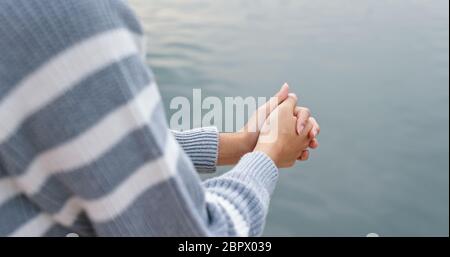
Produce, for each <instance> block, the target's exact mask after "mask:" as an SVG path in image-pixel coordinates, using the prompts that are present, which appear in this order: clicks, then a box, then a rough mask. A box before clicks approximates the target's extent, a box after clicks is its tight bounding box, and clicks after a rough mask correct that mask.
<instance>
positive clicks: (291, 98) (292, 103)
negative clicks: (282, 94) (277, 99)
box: [280, 93, 298, 113]
mask: <svg viewBox="0 0 450 257" xmlns="http://www.w3.org/2000/svg"><path fill="white" fill-rule="evenodd" d="M297 101H298V97H297V95H296V94H294V93H289V95H288V97H287V99H286V100H284V102H282V103H281V104H280V108H286V109H288V110H290V111H292V113H294V109H295V107H296V106H297Z"/></svg>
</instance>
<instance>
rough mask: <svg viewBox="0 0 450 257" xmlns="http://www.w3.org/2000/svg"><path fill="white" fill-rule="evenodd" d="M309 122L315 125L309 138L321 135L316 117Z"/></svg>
mask: <svg viewBox="0 0 450 257" xmlns="http://www.w3.org/2000/svg"><path fill="white" fill-rule="evenodd" d="M309 121H310V122H311V123H312V124H313V129H311V131H310V132H309V138H315V137H317V135H319V133H320V126H319V123H317V121H316V119H315V118H314V117H310V118H309Z"/></svg>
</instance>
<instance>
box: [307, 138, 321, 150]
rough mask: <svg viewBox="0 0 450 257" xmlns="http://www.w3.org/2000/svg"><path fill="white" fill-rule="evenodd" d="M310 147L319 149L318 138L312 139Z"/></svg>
mask: <svg viewBox="0 0 450 257" xmlns="http://www.w3.org/2000/svg"><path fill="white" fill-rule="evenodd" d="M309 147H310V148H311V149H316V148H317V147H319V141H318V140H317V139H316V138H313V139H311V142H309Z"/></svg>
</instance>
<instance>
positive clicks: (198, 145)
mask: <svg viewBox="0 0 450 257" xmlns="http://www.w3.org/2000/svg"><path fill="white" fill-rule="evenodd" d="M172 133H173V135H174V136H175V138H176V140H177V141H178V143H179V144H180V146H181V147H182V148H183V150H184V152H185V153H186V154H187V155H188V156H189V158H190V159H191V161H192V163H193V164H194V166H195V168H196V169H197V171H198V172H214V171H215V170H216V163H217V156H218V145H219V133H218V131H217V128H215V127H203V128H196V129H192V130H187V131H182V132H181V131H175V130H173V131H172Z"/></svg>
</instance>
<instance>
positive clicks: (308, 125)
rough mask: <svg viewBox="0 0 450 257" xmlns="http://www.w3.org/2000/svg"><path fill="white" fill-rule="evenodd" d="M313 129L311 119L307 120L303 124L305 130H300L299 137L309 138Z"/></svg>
mask: <svg viewBox="0 0 450 257" xmlns="http://www.w3.org/2000/svg"><path fill="white" fill-rule="evenodd" d="M313 128H314V124H313V123H312V122H311V119H308V121H307V122H306V124H305V128H304V129H303V130H302V133H301V134H300V135H304V136H307V137H308V136H309V134H310V131H311V130H312V129H313Z"/></svg>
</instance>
